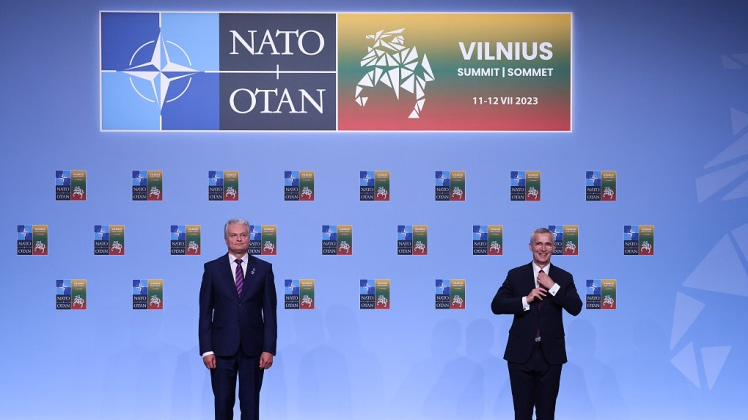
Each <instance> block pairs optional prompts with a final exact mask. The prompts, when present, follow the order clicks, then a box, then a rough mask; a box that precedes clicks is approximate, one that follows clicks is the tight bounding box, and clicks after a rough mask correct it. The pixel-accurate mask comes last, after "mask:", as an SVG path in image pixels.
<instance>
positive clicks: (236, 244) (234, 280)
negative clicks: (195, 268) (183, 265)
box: [198, 219, 278, 420]
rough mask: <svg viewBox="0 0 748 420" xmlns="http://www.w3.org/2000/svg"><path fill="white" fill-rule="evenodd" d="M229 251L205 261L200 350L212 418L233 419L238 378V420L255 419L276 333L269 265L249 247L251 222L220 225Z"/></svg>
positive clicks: (201, 296)
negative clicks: (209, 388)
mask: <svg viewBox="0 0 748 420" xmlns="http://www.w3.org/2000/svg"><path fill="white" fill-rule="evenodd" d="M224 239H225V240H226V246H227V247H228V253H227V254H225V255H223V256H221V257H219V258H217V259H215V260H213V261H210V262H207V263H205V272H204V273H203V281H202V284H201V285H200V320H199V332H198V336H199V339H200V355H201V356H202V357H203V363H204V364H205V367H207V368H208V369H210V382H211V385H212V387H213V395H214V397H215V413H216V420H227V419H233V417H234V401H235V395H236V378H237V376H238V377H239V407H240V409H241V413H242V417H241V418H242V420H257V419H259V413H260V387H261V386H262V376H263V373H264V370H265V369H269V368H270V367H271V366H272V365H273V355H275V347H276V339H277V330H278V328H277V318H276V305H277V297H276V293H275V282H274V277H273V267H272V265H271V264H270V263H268V262H265V261H262V260H260V259H258V258H256V257H253V256H251V255H249V254H248V253H247V250H248V249H249V223H248V222H247V221H246V220H243V219H231V220H229V221H228V222H226V225H225V226H224Z"/></svg>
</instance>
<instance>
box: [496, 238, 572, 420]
mask: <svg viewBox="0 0 748 420" xmlns="http://www.w3.org/2000/svg"><path fill="white" fill-rule="evenodd" d="M553 249H554V235H553V232H551V231H550V230H548V229H544V228H540V229H536V230H535V231H534V232H533V234H532V236H531V237H530V251H532V262H531V263H529V264H526V265H523V266H520V267H517V268H513V269H512V270H509V273H507V276H506V280H504V283H503V284H502V285H501V287H500V288H499V290H498V292H496V296H494V298H493V301H492V302H491V310H492V311H493V313H495V314H511V315H514V320H513V321H512V326H511V328H510V329H509V339H508V340H507V343H506V351H505V352H504V359H505V360H506V361H507V366H508V368H509V382H510V384H511V386H512V400H513V401H514V418H515V420H531V419H532V413H533V409H534V410H535V415H536V418H537V419H538V420H552V419H553V418H554V416H555V411H556V397H557V396H558V388H559V383H560V381H561V367H562V366H563V364H564V363H566V361H567V359H566V342H565V338H564V322H563V318H562V314H563V311H564V310H565V311H566V312H568V313H570V314H572V315H574V316H576V315H578V314H579V313H580V312H581V311H582V300H581V299H580V298H579V293H577V288H576V286H574V278H573V277H572V275H571V274H569V273H568V272H566V271H564V270H562V269H560V268H558V267H556V266H555V265H551V255H553Z"/></svg>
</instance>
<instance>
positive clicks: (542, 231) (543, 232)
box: [530, 228, 556, 245]
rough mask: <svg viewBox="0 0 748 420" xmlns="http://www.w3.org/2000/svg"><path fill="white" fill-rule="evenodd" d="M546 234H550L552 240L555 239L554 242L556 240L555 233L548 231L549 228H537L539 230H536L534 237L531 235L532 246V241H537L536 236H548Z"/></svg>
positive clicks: (533, 233)
mask: <svg viewBox="0 0 748 420" xmlns="http://www.w3.org/2000/svg"><path fill="white" fill-rule="evenodd" d="M546 233H547V234H550V235H551V238H553V240H555V239H556V234H555V233H553V232H551V230H550V229H547V228H537V229H535V230H534V231H533V232H532V235H530V245H532V241H534V240H535V235H543V234H546Z"/></svg>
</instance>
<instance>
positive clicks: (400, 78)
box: [356, 28, 434, 118]
mask: <svg viewBox="0 0 748 420" xmlns="http://www.w3.org/2000/svg"><path fill="white" fill-rule="evenodd" d="M404 31H405V28H400V29H396V30H394V31H388V32H385V31H383V30H380V31H378V32H377V33H375V34H373V35H366V39H371V40H372V41H373V45H372V46H370V47H367V49H368V53H367V54H366V56H364V58H362V59H361V67H363V68H365V69H369V71H368V72H367V73H366V75H365V76H364V77H362V78H361V80H359V82H358V84H357V85H356V103H358V104H359V105H361V106H366V102H367V100H368V99H369V97H368V96H364V95H363V94H364V93H365V92H364V88H373V87H375V86H377V85H378V84H379V83H383V84H385V85H386V86H388V87H390V88H391V89H392V90H394V91H395V97H396V98H397V99H398V100H399V99H400V89H403V90H406V91H408V92H410V93H412V94H414V95H415V97H416V103H415V105H414V106H413V111H411V113H410V115H409V116H408V118H420V113H421V111H422V110H423V104H424V103H425V102H426V83H427V82H431V81H433V80H434V73H433V72H432V71H431V64H429V60H428V58H427V57H426V54H424V55H423V57H419V56H418V51H417V50H416V47H408V46H406V45H405V38H404V37H403V35H402V33H403V32H404Z"/></svg>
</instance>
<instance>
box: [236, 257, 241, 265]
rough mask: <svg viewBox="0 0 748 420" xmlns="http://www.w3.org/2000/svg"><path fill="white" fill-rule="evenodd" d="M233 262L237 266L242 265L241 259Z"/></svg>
mask: <svg viewBox="0 0 748 420" xmlns="http://www.w3.org/2000/svg"><path fill="white" fill-rule="evenodd" d="M234 262H235V263H237V264H239V265H242V259H241V258H237V259H236V260H234Z"/></svg>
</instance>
